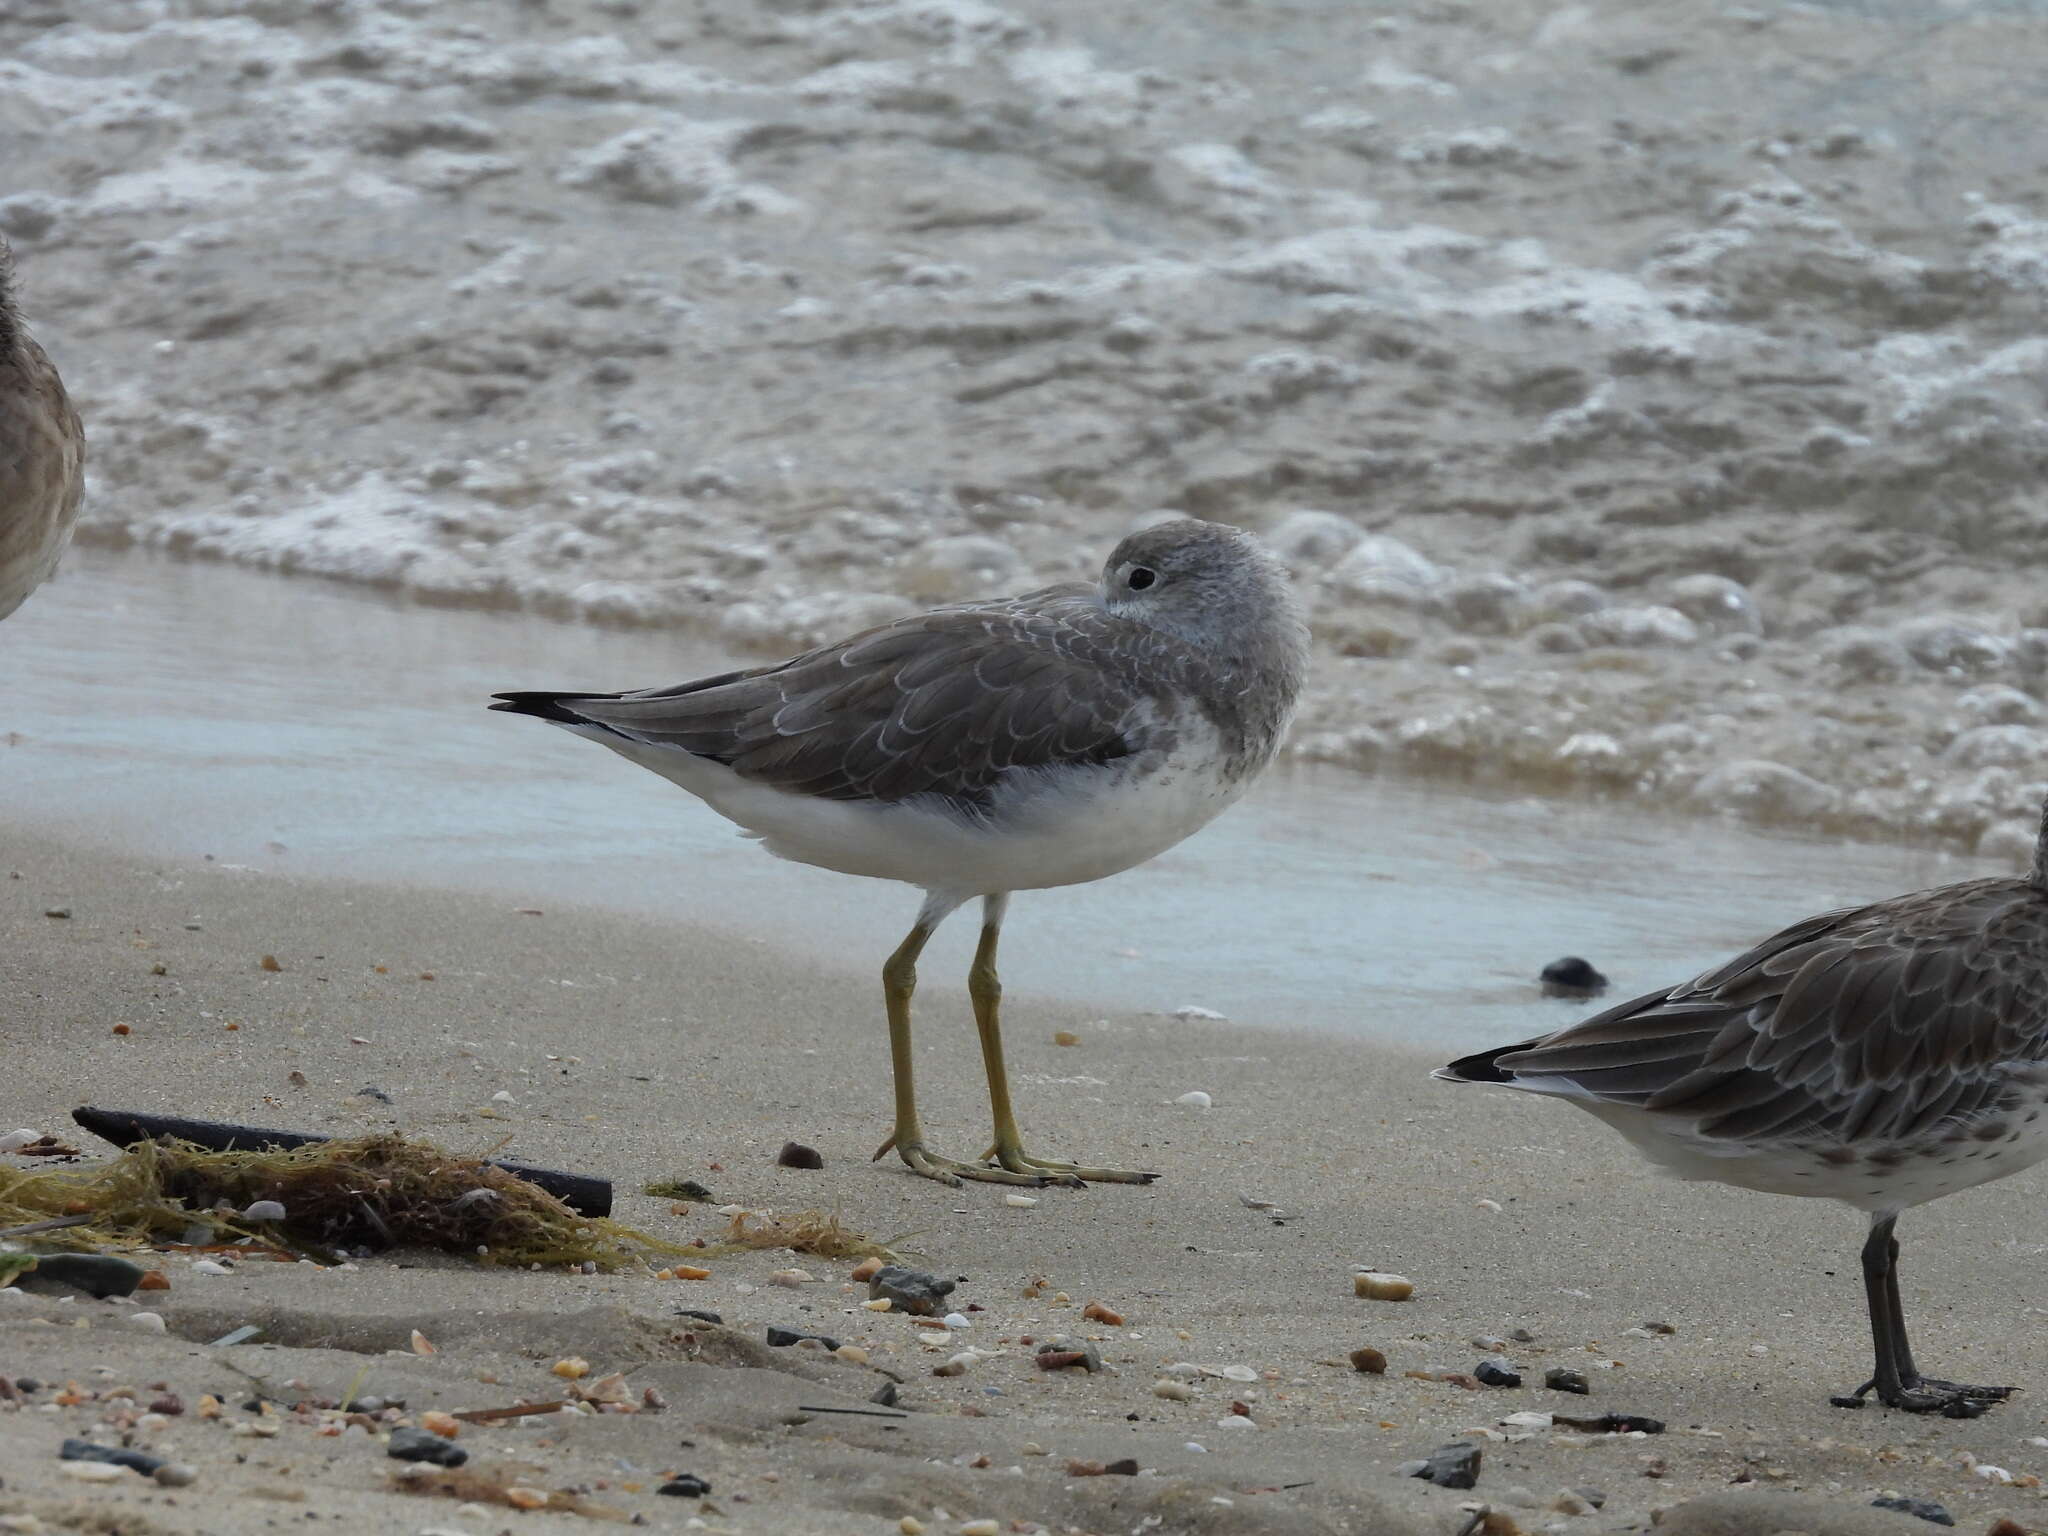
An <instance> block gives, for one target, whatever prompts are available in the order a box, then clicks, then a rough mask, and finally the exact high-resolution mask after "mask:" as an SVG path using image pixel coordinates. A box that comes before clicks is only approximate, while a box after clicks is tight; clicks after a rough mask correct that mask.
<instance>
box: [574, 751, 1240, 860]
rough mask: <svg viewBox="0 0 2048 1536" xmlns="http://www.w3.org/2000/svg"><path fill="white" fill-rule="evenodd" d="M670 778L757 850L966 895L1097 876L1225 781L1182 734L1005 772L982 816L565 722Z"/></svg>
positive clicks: (1155, 845)
mask: <svg viewBox="0 0 2048 1536" xmlns="http://www.w3.org/2000/svg"><path fill="white" fill-rule="evenodd" d="M577 734H579V735H588V736H590V738H591V739H592V740H594V741H601V742H603V743H604V745H606V746H608V747H610V748H611V749H612V750H613V751H615V752H617V753H619V754H620V755H621V756H622V757H626V758H630V759H631V760H632V761H633V762H636V763H638V764H640V765H641V766H642V767H644V768H649V769H652V770H653V771H654V772H656V773H658V774H660V775H661V776H662V777H663V778H665V779H669V780H670V781H672V782H674V783H676V784H679V785H681V786H682V787H683V788H684V789H687V790H689V791H690V792H691V793H692V794H694V795H696V796H697V797H698V798H700V799H701V800H703V801H704V802H705V803H706V804H707V805H709V806H710V807H711V808H712V809H713V810H715V811H717V812H718V813H719V814H720V815H721V816H724V817H725V818H726V819H727V820H729V821H733V822H736V823H738V824H739V826H740V827H742V828H743V829H745V831H746V833H747V834H748V835H749V836H751V837H755V838H758V839H759V840H760V841H761V844H762V846H764V847H765V848H767V849H768V851H769V852H771V853H774V854H777V855H779V856H780V857H782V858H785V859H793V860H795V861H796V862H798V863H801V864H815V865H817V866H818V867H820V868H822V869H832V870H838V871H839V872H840V873H842V874H848V875H870V876H873V877H875V878H877V879H881V880H901V881H903V882H905V883H906V884H909V885H915V886H920V887H922V888H924V889H926V890H936V891H946V892H950V893H952V894H954V895H959V896H976V895H981V894H984V893H988V892H995V891H1029V890H1039V889H1042V888H1044V887H1046V886H1054V885H1077V884H1080V883H1082V882H1084V881H1088V880H1100V879H1102V878H1103V877H1104V876H1105V875H1113V874H1116V873H1117V872H1118V871H1120V870H1125V869H1129V868H1130V867H1131V866H1132V865H1134V864H1142V863H1144V862H1145V860H1147V859H1150V858H1153V857H1156V856H1157V855H1159V854H1161V853H1163V852H1165V851H1166V850H1167V849H1168V848H1171V847H1172V846H1173V845H1174V844H1175V843H1178V842H1180V841H1181V840H1182V839H1183V838H1185V837H1187V836H1188V835H1189V834H1190V833H1192V832H1195V831H1197V830H1199V829H1200V828H1201V827H1203V826H1204V825H1206V824H1207V823H1208V822H1209V821H1211V820H1213V819H1214V818H1215V817H1216V816H1217V815H1218V814H1219V813H1220V812H1222V811H1223V810H1225V809H1227V808H1228V807H1229V806H1230V805H1231V804H1232V803H1233V802H1234V801H1236V800H1237V799H1238V798H1239V796H1241V795H1242V794H1243V793H1244V790H1245V788H1246V786H1247V784H1248V782H1249V777H1248V776H1247V777H1243V778H1238V779H1236V780H1230V779H1227V778H1226V777H1225V775H1224V774H1223V773H1222V771H1221V765H1220V763H1219V762H1218V761H1217V759H1216V758H1215V756H1214V755H1213V754H1212V753H1209V752H1206V751H1203V750H1199V749H1196V748H1194V747H1190V748H1189V749H1188V750H1187V751H1185V752H1183V753H1177V754H1175V755H1173V756H1170V757H1168V758H1167V759H1166V760H1165V761H1164V762H1161V763H1158V764H1157V765H1156V766H1153V767H1152V768H1150V770H1149V771H1147V772H1144V773H1138V772H1134V771H1133V770H1132V769H1131V768H1130V767H1129V766H1128V765H1127V763H1123V762H1118V763H1110V764H1105V765H1103V766H1101V767H1091V768H1067V767H1062V768H1055V769H1027V770H1019V771H1015V772H1013V773H1012V774H1011V775H1010V776H1009V777H1008V778H1007V779H1006V780H1005V782H1004V784H1003V785H1002V786H1001V787H1000V788H999V789H998V790H997V792H996V798H995V803H994V806H993V809H992V814H991V816H990V817H989V818H988V819H987V820H986V821H973V820H967V819H964V818H962V817H961V816H960V815H959V814H958V813H957V812H955V811H953V810H951V809H949V808H948V807H946V806H945V805H944V803H943V802H941V801H939V800H938V799H937V798H936V797H929V796H928V797H919V798H917V799H912V800H904V801H899V802H896V803H894V804H882V803H879V802H876V801H867V800H825V799H820V798H818V797H816V796H812V795H803V794H793V793H791V792H789V791H787V790H782V789H776V788H774V787H773V786H771V785H765V784H759V783H754V782H751V781H749V780H746V779H743V778H741V777H740V776H739V775H738V774H736V773H734V772H733V771H732V770H731V769H729V768H727V767H725V766H724V765H723V764H720V763H716V762H712V761H710V760H709V759H706V758H700V757H694V756H692V755H691V754H689V753H687V752H679V751H676V750H674V749H671V748H663V747H646V746H642V745H640V744H638V743H635V742H631V741H626V740H623V739H622V738H620V737H618V736H616V735H612V734H610V733H605V732H598V731H579V732H577Z"/></svg>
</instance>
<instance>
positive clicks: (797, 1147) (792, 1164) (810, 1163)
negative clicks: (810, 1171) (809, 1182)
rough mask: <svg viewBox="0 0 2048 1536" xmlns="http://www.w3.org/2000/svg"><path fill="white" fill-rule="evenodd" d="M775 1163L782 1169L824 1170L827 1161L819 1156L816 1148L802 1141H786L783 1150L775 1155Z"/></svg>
mask: <svg viewBox="0 0 2048 1536" xmlns="http://www.w3.org/2000/svg"><path fill="white" fill-rule="evenodd" d="M775 1162H776V1165H777V1166H778V1167H782V1168H822V1167H824V1166H825V1159H824V1158H823V1157H821V1156H819V1155H818V1149H817V1148H816V1147H807V1146H805V1145H804V1144H803V1143H802V1142H800V1141H785V1142H784V1143H783V1144H782V1150H781V1151H780V1152H778V1153H776V1154H775Z"/></svg>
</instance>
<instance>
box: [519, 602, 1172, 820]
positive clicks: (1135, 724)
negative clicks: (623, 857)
mask: <svg viewBox="0 0 2048 1536" xmlns="http://www.w3.org/2000/svg"><path fill="white" fill-rule="evenodd" d="M1129 628H1130V627H1129V626H1119V625H1117V624H1116V623H1115V622H1114V621H1113V620H1111V619H1110V618H1109V617H1108V615H1106V614H1103V613H1102V612H1101V611H1100V610H1099V609H1098V608H1095V607H1094V606H1093V605H1092V604H1090V603H1088V602H1086V601H1084V600H1081V599H1079V598H1078V597H1077V596H1076V595H1074V594H1072V593H1067V592H1064V591H1062V590H1060V589H1052V590H1049V591H1048V592H1045V593H1036V594H1032V596H1031V597H1029V598H1023V599H1017V600H1015V601H1013V602H1009V603H999V604H989V605H985V606H981V607H962V608H956V609H941V610H938V611H936V612H933V613H926V614H919V615H917V616H916V617H913V618H907V619H902V620H898V621H897V622H895V623H892V624H886V625H883V626H881V627H879V628H877V629H872V630H869V631H867V632H866V633H864V634H860V635H856V636H854V637H853V638H852V639H850V640H846V641H843V642H841V643H840V644H837V645H832V646H826V647H824V648H822V649H820V650H816V651H812V652H810V653H809V654H807V655H804V656H799V657H797V658H796V659H795V660H794V661H790V662H786V663H783V664H782V665H780V666H775V667H764V668H759V669H756V670H753V671H749V672H738V673H730V674H727V675H725V676H723V677H718V678H710V679H704V680H701V681H699V682H695V683H686V684H683V685H681V686H679V687H674V688H659V689H649V690H646V691H644V692H640V693H627V694H620V695H617V696H613V697H595V696H588V695H581V696H579V695H554V696H549V697H551V698H552V699H553V700H554V702H555V707H556V708H557V709H559V710H562V711H566V712H570V713H573V715H574V716H575V717H576V719H577V720H579V721H581V722H583V723H586V724H591V725H596V726H601V727H603V728H605V729H607V730H610V731H613V732H616V733H618V734H619V735H622V736H626V737H629V738H631V739H632V740H634V741H636V742H639V743H641V744H643V745H646V746H652V747H667V748H673V749H675V750H677V751H682V752H688V753H691V754H693V755H695V756H698V757H704V758H710V759H712V760H714V761H717V762H720V763H724V764H726V765H727V766H728V767H730V768H731V769H732V770H733V771H734V772H735V773H737V774H739V775H740V776H741V777H743V778H747V779H751V780H754V781H756V782H758V783H764V784H772V785H774V786H776V787H777V788H780V789H786V790H789V791H792V792H794V793H798V794H806V795H815V796H818V797H820V798H823V799H829V800H878V801H885V802H893V801H899V800H906V799H909V798H910V797H912V796H915V795H940V796H944V797H946V798H947V799H950V800H953V801H955V802H957V803H959V804H960V805H961V806H962V807H963V808H978V809H985V808H986V803H987V796H988V793H989V791H990V789H991V788H992V787H993V786H994V784H995V783H996V782H997V781H998V780H999V779H1000V778H1001V777H1002V776H1003V775H1004V774H1006V773H1009V772H1011V771H1013V770H1016V769H1024V768H1050V767H1056V766H1062V765H1074V764H1085V763H1103V762H1109V761H1112V760H1114V759H1116V758H1119V757H1124V756H1128V755H1129V754H1130V753H1131V752H1133V751H1134V750H1137V749H1138V747H1139V746H1141V745H1142V744H1144V743H1143V741H1142V740H1141V737H1143V736H1145V735H1146V734H1147V733H1152V732H1154V730H1155V728H1153V727H1152V726H1151V725H1150V724H1149V722H1151V721H1152V720H1153V719H1154V718H1155V715H1156V711H1155V710H1154V709H1153V708H1152V705H1151V700H1150V698H1149V696H1148V694H1147V692H1146V691H1145V690H1144V689H1143V688H1142V687H1141V686H1140V685H1139V684H1138V683H1136V682H1135V681H1133V680H1132V678H1133V674H1132V671H1131V669H1130V667H1129V666H1128V665H1125V663H1128V662H1129V661H1130V659H1131V657H1130V654H1129V648H1130V646H1131V645H1132V644H1134V643H1137V644H1142V643H1144V641H1143V639H1142V637H1139V638H1135V639H1134V638H1133V637H1131V636H1129V635H1128V634H1127V630H1128V629H1129ZM528 707H529V708H531V707H530V706H528ZM535 712H537V711H535Z"/></svg>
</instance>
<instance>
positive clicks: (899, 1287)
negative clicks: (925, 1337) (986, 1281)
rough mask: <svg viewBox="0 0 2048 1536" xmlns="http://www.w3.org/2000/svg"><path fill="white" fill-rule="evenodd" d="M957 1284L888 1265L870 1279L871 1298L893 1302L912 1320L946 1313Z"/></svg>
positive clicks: (902, 1267) (922, 1272) (900, 1266)
mask: <svg viewBox="0 0 2048 1536" xmlns="http://www.w3.org/2000/svg"><path fill="white" fill-rule="evenodd" d="M954 1284H955V1282H953V1281H951V1280H941V1279H940V1278H939V1277H938V1276H937V1275H928V1274H926V1273H925V1272H924V1271H923V1270H921V1269H906V1268H905V1267H904V1266H903V1265H901V1264H885V1265H883V1266H882V1267H881V1268H880V1269H878V1270H876V1271H875V1272H874V1274H873V1275H871V1276H869V1277H868V1296H869V1299H871V1300H875V1301H880V1300H884V1299H886V1300H888V1301H891V1302H894V1303H895V1304H896V1305H897V1306H898V1307H900V1308H902V1309H903V1310H904V1311H905V1312H908V1313H910V1314H911V1315H912V1316H913V1317H937V1316H938V1315H939V1314H940V1313H941V1312H942V1311H944V1310H945V1302H946V1298H947V1297H948V1296H950V1295H951V1294H952V1293H953V1289H954Z"/></svg>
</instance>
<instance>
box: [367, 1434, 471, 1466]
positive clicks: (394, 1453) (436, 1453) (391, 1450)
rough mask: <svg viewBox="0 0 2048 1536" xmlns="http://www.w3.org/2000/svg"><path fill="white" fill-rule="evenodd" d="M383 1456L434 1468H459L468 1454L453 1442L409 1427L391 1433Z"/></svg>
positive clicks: (467, 1457) (467, 1458)
mask: <svg viewBox="0 0 2048 1536" xmlns="http://www.w3.org/2000/svg"><path fill="white" fill-rule="evenodd" d="M384 1454H385V1455H386V1456H389V1457H390V1458H391V1459H392V1460H393V1461H424V1462H427V1463H429V1464H430V1465H432V1466H436V1467H459V1466H461V1465H462V1464H463V1463H464V1462H465V1461H467V1460H469V1452H467V1451H465V1450H464V1449H463V1448H462V1447H461V1446H459V1445H457V1444H455V1443H454V1442H453V1441H451V1440H448V1439H446V1438H444V1437H443V1436H440V1435H437V1434H434V1433H433V1432H431V1431H430V1430H425V1429H414V1428H412V1427H410V1426H408V1427H406V1428H403V1429H394V1430H393V1431H391V1443H390V1444H389V1445H387V1446H386V1447H385V1448H384Z"/></svg>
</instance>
